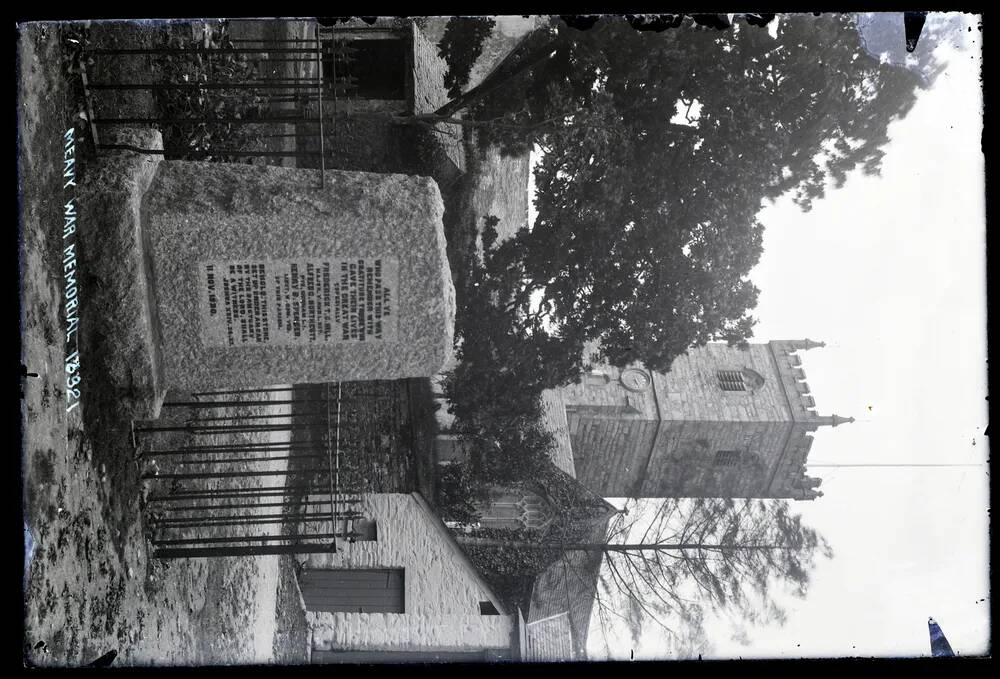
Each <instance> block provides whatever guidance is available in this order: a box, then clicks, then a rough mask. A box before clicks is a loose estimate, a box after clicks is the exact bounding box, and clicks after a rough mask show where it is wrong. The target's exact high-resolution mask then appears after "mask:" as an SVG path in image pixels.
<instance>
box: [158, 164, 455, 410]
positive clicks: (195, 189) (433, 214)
mask: <svg viewBox="0 0 1000 679" xmlns="http://www.w3.org/2000/svg"><path fill="white" fill-rule="evenodd" d="M156 165H157V169H156V171H155V175H154V176H153V178H152V180H151V182H150V184H149V188H148V189H147V190H146V192H145V195H144V196H143V198H142V203H141V219H140V221H141V229H142V238H143V243H144V249H145V255H146V260H147V261H146V267H147V277H148V283H149V297H150V301H149V306H150V315H151V317H152V322H151V324H150V325H151V328H152V329H153V332H154V333H155V340H154V342H153V344H154V345H155V346H156V347H157V358H158V362H159V366H158V371H159V373H160V375H161V378H162V380H163V386H164V387H165V388H166V389H178V390H183V391H198V390H206V389H213V388H216V389H217V388H226V389H229V388H245V387H254V386H261V385H268V384H284V383H317V382H333V381H348V380H373V379H397V378H405V377H422V376H429V375H433V374H434V373H436V372H437V371H438V370H440V369H441V367H442V366H443V365H444V364H445V362H446V361H447V359H448V357H449V356H450V354H451V346H452V339H453V328H454V317H455V293H454V288H453V287H452V279H451V273H450V268H449V266H448V259H447V254H446V249H445V238H444V231H443V226H442V215H443V211H444V208H443V204H442V200H441V196H440V193H439V191H438V187H437V185H436V184H435V183H434V181H433V180H431V179H428V178H425V177H411V176H404V175H396V174H373V173H365V172H346V171H327V172H326V173H325V179H324V182H323V187H322V188H321V187H320V173H319V172H318V171H316V170H303V169H293V168H282V167H273V166H255V165H241V164H227V163H208V162H190V161H162V162H159V163H157V164H156Z"/></svg>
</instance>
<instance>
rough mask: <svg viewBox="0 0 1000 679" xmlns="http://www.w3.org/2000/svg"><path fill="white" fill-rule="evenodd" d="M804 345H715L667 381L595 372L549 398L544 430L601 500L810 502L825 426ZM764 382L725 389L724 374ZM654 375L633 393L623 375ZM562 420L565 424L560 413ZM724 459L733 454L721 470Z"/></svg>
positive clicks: (690, 357) (681, 364)
mask: <svg viewBox="0 0 1000 679" xmlns="http://www.w3.org/2000/svg"><path fill="white" fill-rule="evenodd" d="M798 344H801V343H798V342H782V341H778V342H770V343H767V344H752V345H750V347H749V348H747V349H738V348H735V347H730V346H728V345H726V344H722V343H710V344H708V345H706V346H704V347H699V348H695V349H692V350H690V351H689V352H688V354H687V355H684V356H681V357H679V358H677V359H676V360H675V361H674V363H673V365H672V366H671V369H670V371H669V372H667V373H650V372H649V371H646V370H645V369H644V368H643V367H642V366H641V365H639V364H634V365H631V366H629V367H628V368H625V369H619V368H615V367H613V366H608V365H598V366H596V367H595V368H594V369H593V370H592V371H591V372H590V373H587V374H585V375H584V376H582V378H581V380H580V382H579V383H577V384H571V385H567V386H565V387H561V388H559V389H554V390H550V391H548V392H546V394H545V400H546V403H547V414H546V422H547V426H548V428H549V429H550V430H551V431H553V433H556V434H557V438H559V435H560V434H562V432H563V431H565V432H566V434H568V437H566V436H564V437H563V438H568V439H569V445H570V447H571V455H572V459H573V468H574V470H575V474H576V477H577V479H578V480H580V481H581V483H583V484H584V485H585V486H587V487H589V488H591V489H592V490H594V491H595V492H598V493H600V494H601V495H602V496H604V497H626V496H640V497H788V498H796V499H807V498H809V497H811V496H812V493H813V490H812V489H813V488H814V487H815V486H817V485H819V481H818V480H817V479H810V478H809V477H806V476H805V466H804V464H805V460H806V457H807V455H808V452H809V447H810V445H811V443H812V437H811V435H810V433H811V432H813V431H815V430H816V428H817V425H818V424H819V423H820V422H819V419H821V418H817V417H816V413H815V412H814V411H813V410H812V406H813V405H814V402H813V399H812V396H811V395H809V386H808V384H806V383H805V381H804V380H805V373H804V372H803V370H802V367H801V359H800V357H799V355H798V353H796V352H797V350H798V349H801V348H807V347H803V346H798ZM746 369H749V370H752V371H754V372H756V373H758V374H759V375H760V376H762V377H763V378H764V382H763V384H762V385H759V386H756V387H753V388H748V390H747V391H725V390H723V389H721V388H720V385H719V380H718V374H717V373H718V371H720V370H735V371H743V370H746ZM633 370H638V371H641V373H642V374H644V375H646V376H648V377H649V379H650V380H651V386H648V387H646V388H645V389H641V388H639V389H636V388H635V385H634V384H633V385H630V386H632V387H633V388H631V389H630V388H627V386H626V382H627V378H626V379H625V380H623V372H626V371H633ZM560 412H562V413H565V418H566V419H565V424H563V422H562V421H560V418H559V417H558V415H559V413H560ZM719 451H737V453H738V454H737V455H736V456H735V459H734V461H733V462H732V463H727V464H720V462H719V461H718V459H717V453H718V452H719Z"/></svg>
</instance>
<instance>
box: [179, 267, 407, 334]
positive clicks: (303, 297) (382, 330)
mask: <svg viewBox="0 0 1000 679" xmlns="http://www.w3.org/2000/svg"><path fill="white" fill-rule="evenodd" d="M198 270H199V275H200V276H201V285H200V286H199V287H200V289H201V318H202V328H203V333H204V334H203V337H204V340H205V344H206V345H211V346H223V347H237V346H247V345H262V344H263V345H270V346H291V345H297V344H325V343H334V342H382V341H390V342H391V341H395V339H396V335H397V333H396V328H397V320H396V319H397V314H396V310H395V308H394V305H395V299H396V291H397V290H398V289H399V260H398V259H396V258H395V257H347V258H342V259H318V258H317V259H293V260H288V259H286V260H256V261H251V260H243V261H214V262H199V264H198Z"/></svg>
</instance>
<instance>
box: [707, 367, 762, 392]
mask: <svg viewBox="0 0 1000 679" xmlns="http://www.w3.org/2000/svg"><path fill="white" fill-rule="evenodd" d="M716 377H718V379H719V388H721V389H722V390H723V391H756V390H758V389H760V388H761V387H763V386H764V376H763V375H761V374H760V373H758V372H756V371H754V370H750V368H743V370H720V371H718V372H717V373H716Z"/></svg>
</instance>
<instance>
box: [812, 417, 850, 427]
mask: <svg viewBox="0 0 1000 679" xmlns="http://www.w3.org/2000/svg"><path fill="white" fill-rule="evenodd" d="M816 420H817V422H818V423H819V424H828V425H830V426H831V427H836V426H837V425H838V424H844V423H845V422H854V418H853V417H841V416H840V415H822V416H820V417H817V418H816Z"/></svg>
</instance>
